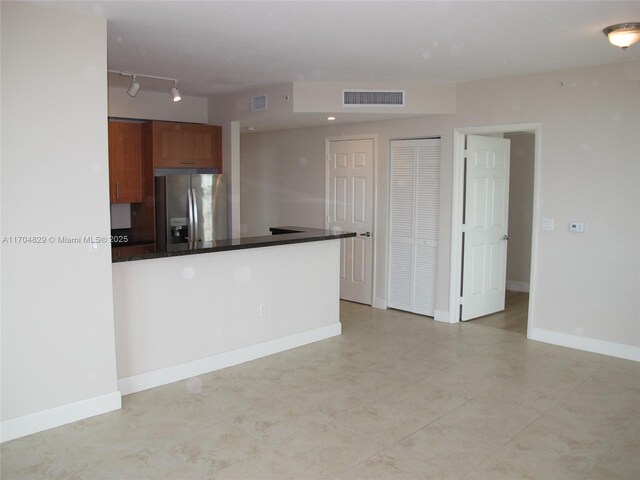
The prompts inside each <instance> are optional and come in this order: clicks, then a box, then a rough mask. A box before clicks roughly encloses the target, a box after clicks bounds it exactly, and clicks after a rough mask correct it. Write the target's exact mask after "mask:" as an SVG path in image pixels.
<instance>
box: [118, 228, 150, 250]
mask: <svg viewBox="0 0 640 480" xmlns="http://www.w3.org/2000/svg"><path fill="white" fill-rule="evenodd" d="M153 243H155V242H154V240H153V238H148V237H145V236H140V235H137V234H136V233H135V231H133V229H131V228H114V229H112V230H111V246H112V247H132V246H134V245H152V244H153Z"/></svg>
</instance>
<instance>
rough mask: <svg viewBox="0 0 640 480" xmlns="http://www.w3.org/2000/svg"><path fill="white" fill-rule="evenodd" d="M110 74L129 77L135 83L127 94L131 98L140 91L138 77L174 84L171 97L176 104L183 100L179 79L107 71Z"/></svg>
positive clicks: (132, 83)
mask: <svg viewBox="0 0 640 480" xmlns="http://www.w3.org/2000/svg"><path fill="white" fill-rule="evenodd" d="M107 72H109V73H115V74H117V75H120V76H121V77H129V78H131V79H132V80H133V81H132V82H131V85H130V86H129V89H128V90H127V93H128V94H129V96H131V97H135V96H136V95H137V94H138V91H139V90H140V83H139V82H138V77H144V78H155V79H156V80H166V81H167V82H173V87H171V96H172V97H173V101H174V102H179V101H180V100H182V97H181V96H180V91H179V90H178V79H177V78H167V77H157V76H156V75H143V74H141V73H131V72H120V71H118V70H107Z"/></svg>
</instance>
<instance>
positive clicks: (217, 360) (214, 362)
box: [118, 322, 342, 395]
mask: <svg viewBox="0 0 640 480" xmlns="http://www.w3.org/2000/svg"><path fill="white" fill-rule="evenodd" d="M341 333H342V324H341V323H340V322H338V323H334V324H332V325H327V326H325V327H320V328H316V329H314V330H309V331H307V332H302V333H297V334H295V335H289V336H288V337H284V338H278V339H276V340H271V341H269V342H264V343H259V344H257V345H252V346H250V347H245V348H241V349H239V350H233V351H231V352H225V353H220V354H218V355H212V356H210V357H206V358H201V359H199V360H194V361H192V362H187V363H182V364H180V365H175V366H172V367H167V368H161V369H159V370H154V371H152V372H146V373H141V374H139V375H132V376H131V377H126V378H121V379H120V380H118V388H119V389H120V391H121V392H122V394H123V395H128V394H130V393H135V392H140V391H142V390H147V389H149V388H154V387H159V386H160V385H166V384H167V383H173V382H177V381H179V380H184V379H186V378H191V377H195V376H197V375H203V374H205V373H209V372H213V371H215V370H220V369H221V368H226V367H232V366H233V365H238V364H240V363H244V362H248V361H250V360H255V359H257V358H261V357H266V356H267V355H273V354H274V353H278V352H283V351H285V350H290V349H292V348H296V347H301V346H302V345H307V344H309V343H313V342H317V341H319V340H325V339H327V338H331V337H335V336H337V335H340V334H341Z"/></svg>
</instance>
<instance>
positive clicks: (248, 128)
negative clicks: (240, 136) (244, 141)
mask: <svg viewBox="0 0 640 480" xmlns="http://www.w3.org/2000/svg"><path fill="white" fill-rule="evenodd" d="M255 131H256V127H247V132H255Z"/></svg>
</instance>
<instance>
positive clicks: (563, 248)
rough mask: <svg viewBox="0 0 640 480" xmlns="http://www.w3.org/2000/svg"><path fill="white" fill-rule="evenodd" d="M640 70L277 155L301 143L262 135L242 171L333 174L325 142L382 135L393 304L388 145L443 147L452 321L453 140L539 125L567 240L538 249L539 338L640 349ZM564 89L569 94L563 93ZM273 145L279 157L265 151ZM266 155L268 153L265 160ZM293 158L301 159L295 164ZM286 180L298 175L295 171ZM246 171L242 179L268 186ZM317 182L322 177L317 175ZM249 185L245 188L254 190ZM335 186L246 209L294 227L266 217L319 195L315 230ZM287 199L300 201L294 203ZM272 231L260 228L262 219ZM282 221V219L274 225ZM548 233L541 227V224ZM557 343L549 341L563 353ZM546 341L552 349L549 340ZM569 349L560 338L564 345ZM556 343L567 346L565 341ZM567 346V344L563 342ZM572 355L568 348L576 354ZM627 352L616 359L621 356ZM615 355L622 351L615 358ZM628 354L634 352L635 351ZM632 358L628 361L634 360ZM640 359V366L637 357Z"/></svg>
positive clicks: (381, 233)
mask: <svg viewBox="0 0 640 480" xmlns="http://www.w3.org/2000/svg"><path fill="white" fill-rule="evenodd" d="M639 70H640V68H639V66H638V62H635V63H631V64H617V65H607V66H601V67H591V68H583V69H574V70H565V71H560V72H552V73H545V74H539V75H530V76H522V77H512V78H504V79H496V80H486V81H479V82H469V83H464V84H460V85H459V86H458V101H457V105H458V113H457V114H455V115H441V116H431V117H422V118H417V119H407V120H396V121H388V122H371V123H360V124H352V125H344V126H340V125H336V126H334V127H321V128H313V129H308V132H305V133H304V134H303V135H299V136H298V137H297V138H300V139H301V140H302V141H303V144H300V145H294V144H290V145H289V146H288V149H287V148H284V147H278V146H275V145H276V144H277V143H278V142H279V141H281V139H282V138H286V139H289V140H292V139H295V138H296V136H295V135H294V134H289V135H288V136H287V135H286V134H284V133H280V132H275V133H258V134H254V135H249V134H247V135H243V136H242V150H243V154H242V155H243V164H244V165H251V164H253V165H258V164H259V165H260V167H261V168H262V169H263V170H271V169H274V170H278V169H282V168H283V167H282V166H281V165H282V164H283V163H284V164H285V165H287V166H289V167H293V166H295V165H296V163H297V162H298V160H299V158H300V156H301V152H306V153H304V154H305V155H306V156H307V157H308V158H309V162H311V163H313V164H314V165H315V164H316V163H318V162H320V163H321V162H323V157H319V154H318V152H323V147H321V146H320V145H321V144H323V142H324V138H325V137H326V136H335V135H352V134H363V133H376V134H378V152H377V156H378V177H377V182H376V184H377V190H378V209H377V215H376V221H377V224H376V231H375V233H376V241H377V242H378V250H377V251H378V257H377V265H378V269H377V272H376V285H377V290H376V292H374V294H375V296H376V297H377V298H378V299H384V298H386V269H385V265H386V249H387V245H386V236H387V218H388V211H387V205H388V157H389V154H388V149H389V140H390V139H393V138H407V137H416V136H434V135H439V136H441V137H442V146H443V149H442V158H443V164H442V171H441V175H442V185H441V187H442V188H441V225H440V257H439V265H438V272H439V273H438V302H437V309H438V310H440V311H445V312H446V311H447V310H448V296H449V268H450V265H449V261H450V260H449V255H450V251H449V250H450V248H449V245H450V231H451V220H450V214H451V188H452V158H453V130H454V128H457V127H469V126H482V125H504V124H521V123H532V122H539V123H540V124H541V132H542V134H541V139H540V141H541V146H542V148H541V152H540V155H541V182H540V186H539V188H540V190H539V212H540V215H541V217H549V218H555V221H556V225H557V229H556V231H554V232H542V233H541V235H540V243H539V246H538V249H539V250H538V252H537V258H538V270H537V287H538V290H537V292H536V298H535V304H534V305H533V307H534V312H535V315H534V317H535V323H534V325H533V327H534V328H537V329H539V330H540V331H541V332H543V331H544V332H546V331H548V332H552V333H554V334H558V335H571V336H574V337H575V338H574V340H576V341H579V338H580V337H582V338H584V337H587V338H588V339H595V340H596V341H598V342H608V343H612V344H613V345H617V346H621V347H620V348H621V349H623V350H624V349H625V347H624V346H625V345H627V346H632V347H634V348H635V350H632V351H633V352H634V353H633V355H637V352H638V347H639V346H640V322H638V316H637V312H638V311H640V297H638V295H637V292H638V291H640V249H639V248H638V245H640V217H639V216H638V206H639V205H640V163H639V162H638V156H639V152H640V135H639V134H638V132H640V82H639V80H640V75H639V74H638V71H639ZM560 81H563V82H564V85H565V86H564V87H561V86H560ZM270 138H272V139H273V142H272V143H273V145H274V146H273V147H272V148H271V151H276V150H277V149H280V151H281V152H282V156H281V157H280V158H278V157H277V156H274V155H271V156H268V155H265V154H263V152H264V151H265V149H264V146H265V145H267V144H268V143H269V142H270V141H271V140H270ZM258 147H259V148H258ZM287 150H289V151H291V152H292V153H291V154H290V155H288V154H287V153H286V152H287ZM284 168H287V167H284ZM250 169H251V167H250V168H249V169H246V168H244V167H243V172H244V173H243V177H242V178H243V179H252V180H253V181H255V179H256V178H258V176H257V175H256V174H253V173H251V171H250ZM316 171H320V169H318V168H316ZM245 181H246V180H245ZM323 181H324V174H318V173H316V174H312V175H305V176H298V177H296V178H293V179H292V178H288V179H284V178H283V181H282V182H281V184H277V185H272V186H271V187H270V191H274V192H277V193H278V194H277V195H275V196H273V195H270V194H269V193H268V191H267V190H263V191H261V192H253V193H254V195H253V197H246V199H245V198H243V199H242V211H243V212H251V211H253V212H254V213H247V215H249V221H250V222H251V223H255V224H256V225H266V224H269V223H273V222H274V221H277V222H278V223H293V222H290V221H289V220H290V219H291V220H292V219H294V218H298V212H295V211H293V212H292V213H291V214H289V213H288V212H286V211H284V210H282V211H279V212H278V215H277V216H275V213H274V212H275V210H274V209H270V210H266V211H265V210H261V208H262V205H265V204H267V203H268V202H270V201H271V200H272V199H274V198H275V200H276V203H277V204H279V205H285V203H286V202H285V201H283V200H282V196H283V195H285V196H288V198H289V199H290V200H294V199H295V198H296V195H297V192H299V191H301V190H306V191H308V192H309V196H310V198H309V200H308V204H309V205H312V206H314V208H310V209H309V211H308V221H307V222H306V223H311V222H315V223H317V224H320V223H321V222H322V217H321V215H322V212H323V210H322V208H315V206H316V205H319V203H318V202H319V201H320V199H321V197H320V195H319V192H323V188H324V187H323V186H322V185H321V184H322V182H323ZM286 192H292V193H291V194H289V193H286ZM255 212H260V214H261V215H262V219H261V220H260V222H261V223H260V224H258V223H257V221H256V218H258V217H257V214H256V213H255ZM270 216H271V218H269V217H270ZM570 220H584V221H585V222H586V224H587V232H586V233H585V234H583V235H576V234H570V233H569V232H567V229H566V225H567V223H568V222H569V221H570ZM536 221H537V222H538V223H539V222H540V218H538V219H536ZM552 337H553V335H551V336H550V335H547V336H545V338H546V339H547V340H549V341H554V338H552ZM538 338H541V336H539V337H538ZM558 338H559V337H558ZM558 338H556V340H558ZM558 341H560V340H558ZM565 343H566V342H565ZM616 348H617V347H616ZM614 350H615V348H614ZM625 351H626V352H627V353H628V352H629V350H628V349H626V350H625ZM627 356H628V355H627ZM638 358H640V356H638Z"/></svg>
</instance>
